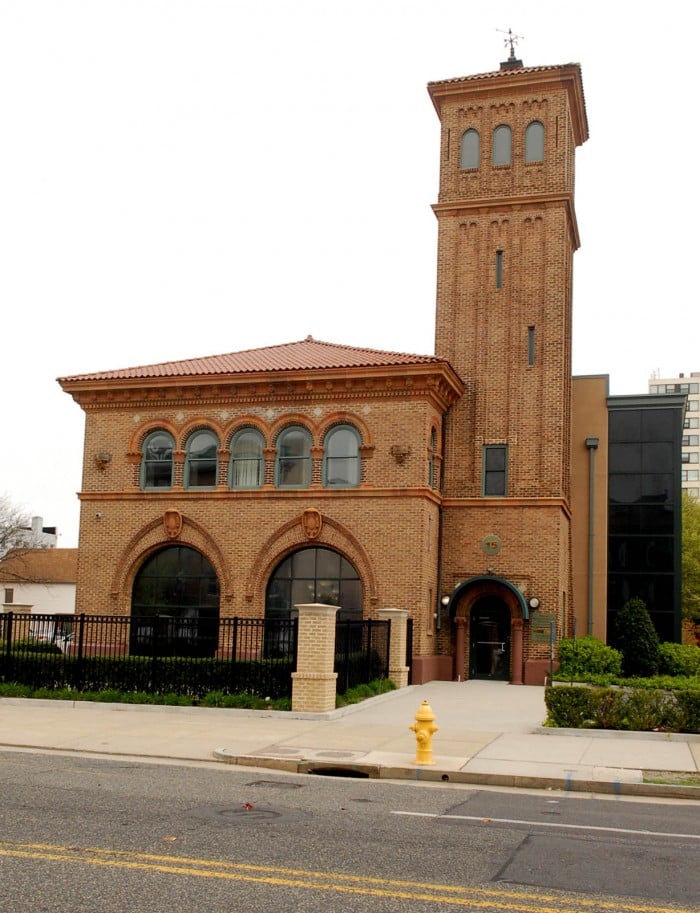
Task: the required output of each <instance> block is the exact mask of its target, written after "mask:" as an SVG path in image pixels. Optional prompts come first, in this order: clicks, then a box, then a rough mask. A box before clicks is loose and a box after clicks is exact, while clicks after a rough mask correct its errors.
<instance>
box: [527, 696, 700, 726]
mask: <svg viewBox="0 0 700 913" xmlns="http://www.w3.org/2000/svg"><path fill="white" fill-rule="evenodd" d="M545 704H546V707H547V725H548V726H557V727H565V728H568V729H621V730H629V731H636V732H657V731H658V732H700V690H688V691H662V690H660V689H637V688H588V687H582V686H566V685H563V686H559V685H558V686H556V687H549V688H546V689H545Z"/></svg>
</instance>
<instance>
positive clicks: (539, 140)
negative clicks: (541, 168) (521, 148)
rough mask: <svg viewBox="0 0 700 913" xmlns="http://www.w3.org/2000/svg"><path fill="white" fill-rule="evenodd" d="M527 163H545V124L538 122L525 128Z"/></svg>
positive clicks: (534, 121) (533, 122) (535, 121)
mask: <svg viewBox="0 0 700 913" xmlns="http://www.w3.org/2000/svg"><path fill="white" fill-rule="evenodd" d="M525 161H526V162H543V161H544V124H542V123H540V121H538V120H533V121H532V123H531V124H528V125H527V127H526V128H525Z"/></svg>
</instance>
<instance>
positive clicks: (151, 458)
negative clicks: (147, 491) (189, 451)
mask: <svg viewBox="0 0 700 913" xmlns="http://www.w3.org/2000/svg"><path fill="white" fill-rule="evenodd" d="M174 449H175V442H174V440H173V437H172V435H171V434H169V433H168V432H167V431H152V432H151V433H150V434H149V435H147V437H146V438H145V440H144V442H143V451H142V456H141V487H142V488H171V487H172V484H173V450H174Z"/></svg>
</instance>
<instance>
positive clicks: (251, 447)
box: [228, 428, 265, 488]
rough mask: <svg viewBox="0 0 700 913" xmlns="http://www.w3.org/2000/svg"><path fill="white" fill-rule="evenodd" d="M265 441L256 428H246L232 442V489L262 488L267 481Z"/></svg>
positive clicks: (230, 475) (230, 469)
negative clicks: (265, 480)
mask: <svg viewBox="0 0 700 913" xmlns="http://www.w3.org/2000/svg"><path fill="white" fill-rule="evenodd" d="M264 448H265V440H264V438H263V436H262V434H261V433H260V432H259V431H257V430H256V429H255V428H245V429H244V430H242V431H239V432H238V433H237V434H235V435H234V437H233V440H232V441H231V465H230V468H229V474H228V478H229V486H230V487H231V488H260V486H261V485H262V484H263V482H264V479H265V461H264V456H263V450H264Z"/></svg>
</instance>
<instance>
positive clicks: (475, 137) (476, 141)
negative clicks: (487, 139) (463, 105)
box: [459, 127, 481, 171]
mask: <svg viewBox="0 0 700 913" xmlns="http://www.w3.org/2000/svg"><path fill="white" fill-rule="evenodd" d="M480 158H481V139H480V137H479V132H478V130H474V128H473V127H472V128H470V129H469V130H465V132H464V133H463V134H462V140H461V142H460V146H459V167H460V168H461V169H462V171H467V170H469V169H474V168H478V167H479V160H480Z"/></svg>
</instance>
